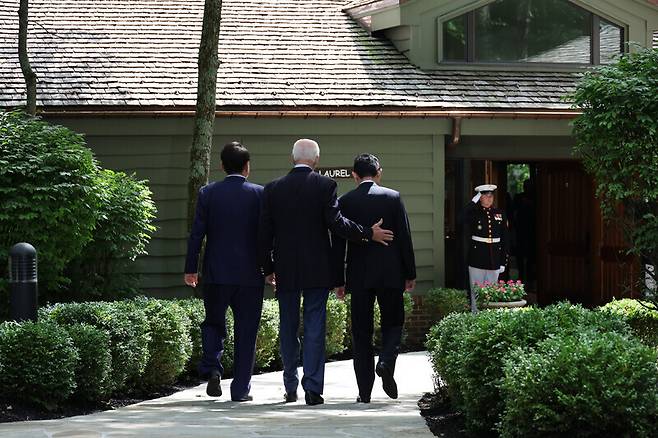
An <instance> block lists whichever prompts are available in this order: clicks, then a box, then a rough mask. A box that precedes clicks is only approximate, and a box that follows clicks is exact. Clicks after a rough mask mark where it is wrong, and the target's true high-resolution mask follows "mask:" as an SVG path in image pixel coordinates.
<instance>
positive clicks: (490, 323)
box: [430, 303, 630, 435]
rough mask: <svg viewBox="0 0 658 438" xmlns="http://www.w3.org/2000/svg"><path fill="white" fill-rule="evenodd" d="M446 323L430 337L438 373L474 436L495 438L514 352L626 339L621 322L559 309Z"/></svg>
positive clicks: (456, 318) (491, 314) (483, 314)
mask: <svg viewBox="0 0 658 438" xmlns="http://www.w3.org/2000/svg"><path fill="white" fill-rule="evenodd" d="M466 315H467V314H464V315H457V316H454V317H450V318H446V319H445V320H444V321H446V322H443V321H442V322H440V323H439V325H438V327H439V328H438V329H436V330H438V333H436V331H433V332H432V337H433V339H434V338H437V336H438V340H437V341H434V340H433V341H432V342H431V343H430V345H431V346H432V347H433V348H435V349H436V351H433V352H432V353H431V355H432V357H435V356H436V359H435V360H436V361H437V365H438V366H437V369H436V372H437V374H439V376H441V378H442V379H443V380H444V381H445V382H446V383H447V385H448V386H449V388H450V389H449V391H450V393H451V395H453V397H454V399H455V401H456V403H457V405H458V407H459V408H460V410H461V411H462V412H463V413H464V414H465V418H466V426H467V428H468V430H469V431H470V432H471V433H473V434H478V435H486V434H491V433H492V432H493V431H494V429H495V427H496V424H497V423H498V422H499V421H500V419H501V416H502V413H503V410H504V400H503V398H502V396H501V393H500V384H501V382H502V379H503V361H504V359H505V357H506V355H507V354H509V352H510V351H512V350H514V349H516V348H530V347H534V346H535V345H537V343H538V342H540V341H542V340H544V339H546V338H547V337H550V336H555V335H558V334H565V335H568V334H577V333H579V332H581V331H583V330H596V331H598V332H600V333H605V332H617V333H620V334H624V335H628V334H629V333H630V332H629V327H628V326H627V325H626V324H625V323H624V322H623V321H622V320H621V319H620V318H618V317H615V316H614V315H608V314H605V313H603V312H592V311H589V310H587V309H583V308H582V307H580V306H572V305H569V304H566V303H561V304H557V305H553V306H549V307H547V308H546V309H544V310H540V309H536V308H528V309H523V310H520V311H513V310H512V311H510V310H499V311H483V312H480V313H478V314H477V315H475V316H473V317H468V316H466ZM442 357H443V358H442Z"/></svg>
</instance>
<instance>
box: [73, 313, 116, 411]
mask: <svg viewBox="0 0 658 438" xmlns="http://www.w3.org/2000/svg"><path fill="white" fill-rule="evenodd" d="M66 329H67V331H68V333H69V336H71V339H72V340H73V345H74V346H75V348H76V349H77V350H78V355H79V360H78V362H77V364H76V366H75V382H76V389H75V393H74V394H73V395H74V397H76V398H78V399H81V400H86V401H91V402H94V401H98V400H103V399H105V398H107V397H108V396H109V395H110V392H111V390H112V381H111V379H110V377H111V372H112V354H111V353H110V336H109V334H108V333H107V332H106V331H105V330H101V329H98V328H96V327H94V326H91V325H88V324H75V325H72V326H69V327H67V328H66Z"/></svg>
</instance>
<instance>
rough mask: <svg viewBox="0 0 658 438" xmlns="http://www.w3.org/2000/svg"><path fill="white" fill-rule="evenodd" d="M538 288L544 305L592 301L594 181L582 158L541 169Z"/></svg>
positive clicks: (548, 164) (538, 208) (538, 217)
mask: <svg viewBox="0 0 658 438" xmlns="http://www.w3.org/2000/svg"><path fill="white" fill-rule="evenodd" d="M537 176H538V181H537V249H538V254H537V261H538V263H537V293H538V300H539V302H540V303H541V304H548V303H552V302H556V301H560V300H565V299H566V300H569V301H571V302H574V303H583V304H585V305H591V304H593V303H592V301H593V297H592V268H593V257H592V256H593V245H594V243H593V237H594V236H593V229H594V227H593V221H592V215H593V211H592V210H593V205H594V204H593V203H594V194H593V187H592V181H591V178H590V177H589V176H587V175H586V174H585V172H584V171H583V169H582V166H581V165H580V164H579V163H572V162H549V163H546V162H545V163H540V164H539V165H538V168H537Z"/></svg>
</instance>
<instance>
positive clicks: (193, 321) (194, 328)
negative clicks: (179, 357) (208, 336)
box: [176, 298, 206, 374]
mask: <svg viewBox="0 0 658 438" xmlns="http://www.w3.org/2000/svg"><path fill="white" fill-rule="evenodd" d="M176 302H177V303H178V305H179V306H181V307H182V308H183V309H184V310H185V312H186V313H187V317H188V318H189V320H190V341H191V342H192V350H191V353H190V358H189V360H188V361H187V365H186V367H185V368H186V371H187V372H188V373H190V374H194V373H195V372H196V369H197V365H198V364H199V361H200V360H201V356H203V345H202V342H201V323H202V322H203V320H204V319H205V318H206V310H205V307H204V306H203V300H200V299H198V298H190V299H184V300H177V301H176Z"/></svg>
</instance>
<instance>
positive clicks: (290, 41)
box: [0, 0, 658, 304]
mask: <svg viewBox="0 0 658 438" xmlns="http://www.w3.org/2000/svg"><path fill="white" fill-rule="evenodd" d="M17 10H18V0H0V40H1V42H2V44H1V45H0V82H1V84H2V87H0V107H4V108H11V107H14V106H17V105H21V104H22V103H23V101H24V98H25V95H24V83H23V79H22V76H21V72H20V68H19V64H18V58H17V56H16V51H17V37H16V35H17V29H18V20H17ZM202 15H203V0H131V1H128V0H76V1H71V0H47V1H46V0H32V1H31V2H30V27H29V43H28V47H29V52H30V57H31V62H32V66H33V68H34V70H35V71H36V73H37V75H38V78H39V82H38V106H39V111H40V112H41V114H42V115H43V116H44V117H45V118H47V119H49V120H51V121H53V122H55V123H59V124H63V125H66V126H69V127H71V128H72V129H74V130H76V131H78V132H82V133H85V134H86V137H87V140H88V144H89V145H90V147H92V149H93V150H94V151H95V152H96V154H97V156H98V158H99V160H100V162H101V163H102V164H103V165H104V166H105V167H109V168H113V169H122V170H125V171H128V172H135V173H136V174H137V176H138V177H140V178H145V179H148V180H150V185H151V188H152V190H153V192H154V194H155V199H156V200H157V205H158V210H159V213H158V219H157V226H158V231H157V233H156V235H155V238H154V240H153V242H152V243H151V245H150V248H149V251H150V255H149V256H148V257H143V258H141V259H139V260H138V262H137V264H136V270H137V271H138V272H140V273H141V274H142V278H143V287H144V288H146V289H147V290H149V291H152V292H153V293H157V294H159V295H163V296H177V295H182V294H185V293H188V292H187V291H186V290H185V288H184V287H183V286H182V276H181V271H182V268H183V258H184V255H185V249H186V245H185V239H186V224H185V215H186V198H187V188H186V182H187V173H188V150H189V146H190V143H191V134H192V118H193V114H194V104H195V99H196V78H197V76H196V68H197V59H196V56H197V51H198V41H199V37H200V30H201V22H202ZM657 31H658V5H656V2H655V1H654V0H544V1H542V2H534V3H533V2H530V1H527V0H497V1H493V0H408V1H404V0H374V1H372V0H357V1H352V2H348V1H345V0H315V1H311V0H225V1H224V2H223V10H222V32H221V36H220V61H221V67H220V70H219V76H218V94H217V116H218V118H217V122H216V127H215V137H214V144H215V146H216V147H217V146H220V145H222V144H224V143H225V142H228V141H232V140H239V141H241V142H243V143H244V144H245V145H247V146H248V147H249V149H250V150H251V151H252V154H253V162H252V165H253V174H252V178H251V179H252V180H253V181H255V182H258V183H266V182H268V181H270V180H271V179H273V178H275V177H277V176H279V175H281V174H283V173H284V172H286V171H287V169H288V168H289V153H290V149H291V145H292V143H293V141H294V140H295V139H297V138H299V137H312V138H315V139H317V140H318V141H319V143H320V146H321V148H322V158H321V165H322V166H323V167H326V168H333V169H340V168H345V167H349V166H350V165H351V162H352V160H353V157H354V156H355V155H356V154H357V153H361V152H364V151H368V152H372V153H375V154H376V155H378V156H379V157H380V159H381V162H382V165H383V168H384V179H385V183H386V184H387V185H389V186H391V187H394V188H396V189H399V190H400V191H401V193H402V194H403V197H404V199H405V201H406V205H407V208H408V210H409V213H410V220H411V225H412V229H413V233H414V236H413V237H414V244H415V247H416V257H417V263H418V280H419V285H418V291H419V292H418V293H419V294H420V295H422V293H423V292H424V291H426V290H428V289H429V288H431V287H433V286H441V285H445V284H447V285H451V286H462V285H464V270H463V266H462V260H463V254H464V245H465V242H464V240H463V239H462V238H461V237H460V233H459V228H458V226H457V223H456V217H457V214H458V213H459V211H460V209H461V208H462V207H463V206H464V205H465V204H466V202H467V201H468V200H469V199H470V197H471V194H472V193H471V191H472V187H473V186H475V185H477V184H478V183H482V182H485V181H486V182H493V183H497V184H498V185H499V186H500V187H501V188H502V189H501V190H500V193H499V203H500V204H501V205H502V206H503V207H508V206H509V205H505V204H506V193H505V192H506V191H507V189H506V187H507V183H506V179H507V175H508V169H509V166H510V165H512V164H517V165H518V164H522V165H525V166H526V169H529V171H530V172H531V174H532V175H533V180H534V181H535V185H536V187H537V191H538V192H539V193H541V202H540V203H537V207H536V211H535V213H536V217H538V218H540V219H538V222H537V224H536V226H537V228H536V230H535V233H536V235H535V238H534V239H535V243H536V246H537V253H538V255H539V259H538V260H537V272H536V276H537V280H536V290H537V292H538V294H539V296H538V298H539V300H540V301H541V302H551V301H555V300H557V299H561V298H568V299H571V300H573V301H579V302H583V303H586V304H596V303H599V302H602V301H606V300H609V299H610V298H611V297H612V296H613V295H618V294H619V293H620V284H622V283H623V282H624V281H625V280H624V279H626V278H629V276H631V275H632V274H633V270H634V269H635V268H634V266H635V265H634V263H633V262H632V261H629V260H626V259H624V258H623V257H622V258H620V257H619V250H620V249H621V248H622V246H623V244H622V243H621V239H620V236H619V233H617V232H610V231H609V232H606V233H603V232H602V230H603V227H604V225H602V222H601V218H600V213H599V211H598V206H597V204H596V201H595V199H594V197H593V190H592V182H591V180H590V179H589V177H588V176H586V175H585V174H584V173H583V171H582V169H581V167H580V165H579V164H578V160H577V159H576V158H575V157H573V156H572V152H571V148H572V145H573V139H572V137H571V129H570V125H569V122H570V120H571V119H573V117H574V116H575V115H576V112H575V111H574V110H572V109H571V108H570V105H569V104H568V102H565V101H564V100H563V96H564V95H565V94H567V93H569V92H570V91H571V90H573V89H574V84H575V83H576V81H577V80H578V78H579V76H580V75H581V74H582V72H583V71H584V70H586V69H587V68H589V67H591V66H594V65H598V64H605V63H609V62H611V61H612V60H614V58H615V56H618V55H619V53H621V52H623V51H625V50H627V46H626V44H625V43H626V42H636V43H638V44H639V45H641V46H645V47H648V46H651V44H652V43H653V44H656V45H658V33H655V32H657ZM217 155H218V154H217V153H215V154H214V155H213V163H212V168H213V169H214V170H213V174H212V175H211V179H216V178H220V177H221V175H220V172H219V171H218V170H217V169H218V156H217ZM336 174H337V175H338V176H340V172H337V173H336ZM338 181H339V189H340V191H341V192H344V191H347V190H348V189H350V188H351V187H352V184H353V182H352V181H351V180H349V179H345V178H339V179H338ZM507 204H509V202H507Z"/></svg>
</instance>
